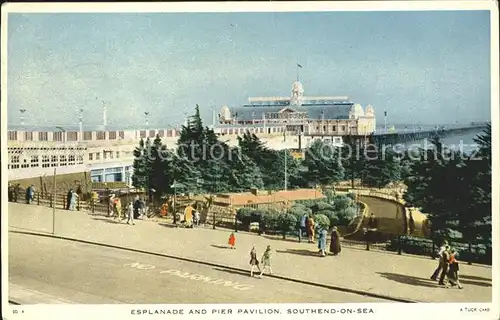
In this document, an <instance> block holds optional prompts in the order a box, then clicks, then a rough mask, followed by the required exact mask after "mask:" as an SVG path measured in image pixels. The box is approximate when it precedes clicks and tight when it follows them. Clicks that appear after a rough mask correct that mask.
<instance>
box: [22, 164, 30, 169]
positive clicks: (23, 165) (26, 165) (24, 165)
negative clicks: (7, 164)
mask: <svg viewBox="0 0 500 320" xmlns="http://www.w3.org/2000/svg"><path fill="white" fill-rule="evenodd" d="M29 167H30V164H29V163H23V164H22V165H21V168H29Z"/></svg>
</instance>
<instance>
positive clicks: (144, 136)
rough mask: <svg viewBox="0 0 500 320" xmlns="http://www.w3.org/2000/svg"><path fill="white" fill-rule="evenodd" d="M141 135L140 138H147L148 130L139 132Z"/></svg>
mask: <svg viewBox="0 0 500 320" xmlns="http://www.w3.org/2000/svg"><path fill="white" fill-rule="evenodd" d="M139 136H140V138H146V131H145V130H142V131H141V132H139Z"/></svg>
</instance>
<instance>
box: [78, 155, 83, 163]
mask: <svg viewBox="0 0 500 320" xmlns="http://www.w3.org/2000/svg"><path fill="white" fill-rule="evenodd" d="M82 163H83V156H82V155H79V156H78V164H82Z"/></svg>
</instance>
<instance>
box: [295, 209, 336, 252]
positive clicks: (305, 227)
mask: <svg viewBox="0 0 500 320" xmlns="http://www.w3.org/2000/svg"><path fill="white" fill-rule="evenodd" d="M315 229H316V224H315V222H314V219H313V216H312V215H308V214H305V215H303V216H302V217H301V219H300V224H299V242H301V241H302V237H303V236H304V233H305V234H306V235H307V239H308V242H309V243H315V236H316V235H315V231H316V230H315ZM327 234H328V231H327V230H325V229H320V230H319V232H318V249H319V254H320V255H321V256H322V257H324V256H326V238H327ZM330 237H331V241H330V252H331V253H332V254H333V255H334V256H336V255H338V254H339V253H340V251H341V247H340V233H339V232H338V230H337V227H333V228H332V231H331V234H330Z"/></svg>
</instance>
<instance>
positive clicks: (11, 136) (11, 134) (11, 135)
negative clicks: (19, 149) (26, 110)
mask: <svg viewBox="0 0 500 320" xmlns="http://www.w3.org/2000/svg"><path fill="white" fill-rule="evenodd" d="M7 139H8V140H10V141H17V131H9V132H8V134H7Z"/></svg>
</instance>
